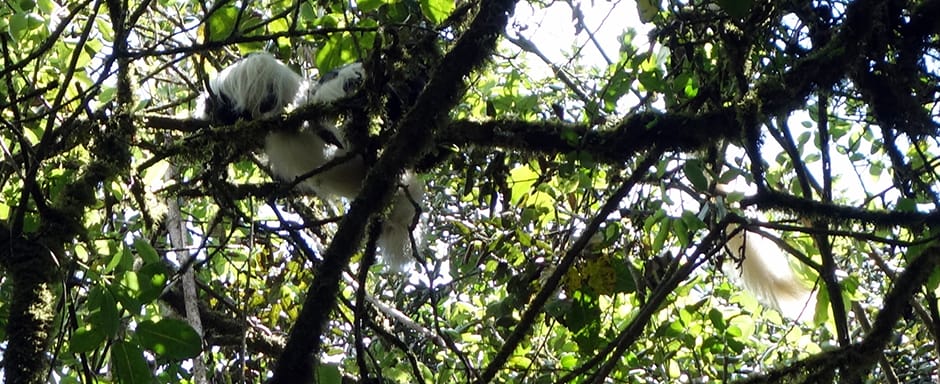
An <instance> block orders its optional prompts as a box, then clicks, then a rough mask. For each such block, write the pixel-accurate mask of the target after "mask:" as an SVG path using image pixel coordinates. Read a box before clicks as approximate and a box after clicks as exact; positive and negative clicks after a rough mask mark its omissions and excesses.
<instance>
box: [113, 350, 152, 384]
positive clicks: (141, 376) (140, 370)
mask: <svg viewBox="0 0 940 384" xmlns="http://www.w3.org/2000/svg"><path fill="white" fill-rule="evenodd" d="M111 367H112V368H113V369H114V377H115V378H116V379H117V381H118V382H119V383H152V382H154V377H153V373H152V372H150V367H148V366H147V361H146V360H144V352H143V351H141V350H140V347H139V346H137V345H136V344H131V343H128V342H126V341H118V342H117V343H114V346H113V347H112V348H111Z"/></svg>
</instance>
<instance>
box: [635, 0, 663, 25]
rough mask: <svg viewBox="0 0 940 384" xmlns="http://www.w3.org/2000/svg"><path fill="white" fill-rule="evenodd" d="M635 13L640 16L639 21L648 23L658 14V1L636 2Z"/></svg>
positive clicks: (642, 0) (645, 0) (641, 0)
mask: <svg viewBox="0 0 940 384" xmlns="http://www.w3.org/2000/svg"><path fill="white" fill-rule="evenodd" d="M636 13H637V15H639V16H640V21H642V22H644V23H649V22H650V21H653V18H654V17H656V15H657V14H659V0H637V1H636Z"/></svg>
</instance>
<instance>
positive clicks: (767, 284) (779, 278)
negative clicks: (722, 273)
mask: <svg viewBox="0 0 940 384" xmlns="http://www.w3.org/2000/svg"><path fill="white" fill-rule="evenodd" d="M728 230H729V231H732V230H733V227H732V228H729V229H728ZM729 233H730V232H729ZM727 247H728V249H729V250H730V252H732V253H733V255H734V257H735V259H737V260H739V261H741V263H740V266H736V267H737V268H735V269H734V273H735V274H736V275H737V276H739V277H740V278H741V280H743V282H744V286H745V287H746V288H747V289H748V290H749V291H751V292H752V293H754V295H755V296H757V298H758V299H759V300H760V301H761V302H762V303H764V304H766V305H769V306H771V307H773V308H774V309H776V310H777V311H779V312H780V313H781V314H783V315H784V316H785V317H787V318H790V319H794V320H799V321H805V320H812V318H813V315H814V313H815V308H816V296H815V295H813V290H812V289H809V288H807V287H806V286H805V285H804V284H803V282H801V281H800V279H799V277H797V276H796V274H795V273H794V272H793V269H792V268H791V266H790V260H789V258H788V257H787V256H786V254H784V253H783V251H781V250H780V248H779V247H777V245H776V244H774V243H773V242H772V241H770V240H768V239H766V238H764V237H763V236H760V235H758V234H756V233H751V232H747V231H744V230H741V231H738V233H736V234H735V235H734V236H731V237H730V238H729V239H728V244H727ZM732 263H734V262H732Z"/></svg>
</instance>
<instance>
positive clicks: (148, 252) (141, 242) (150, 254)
mask: <svg viewBox="0 0 940 384" xmlns="http://www.w3.org/2000/svg"><path fill="white" fill-rule="evenodd" d="M134 249H135V250H137V254H138V255H140V258H141V259H142V260H143V261H144V263H159V262H160V255H158V254H157V250H156V249H154V248H153V246H152V245H150V242H149V241H147V240H146V239H144V238H137V239H136V240H134Z"/></svg>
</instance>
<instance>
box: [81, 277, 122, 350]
mask: <svg viewBox="0 0 940 384" xmlns="http://www.w3.org/2000/svg"><path fill="white" fill-rule="evenodd" d="M86 308H87V309H88V312H89V314H88V325H89V326H91V327H92V328H94V329H96V330H100V331H101V332H102V335H104V336H106V337H113V336H114V335H115V334H116V333H117V330H118V326H119V325H120V322H121V319H120V316H119V315H118V308H117V301H116V300H114V296H112V295H111V292H109V291H108V290H107V289H105V288H104V287H102V286H100V285H99V286H95V287H93V288H92V289H91V291H89V292H88V303H87V304H86Z"/></svg>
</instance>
